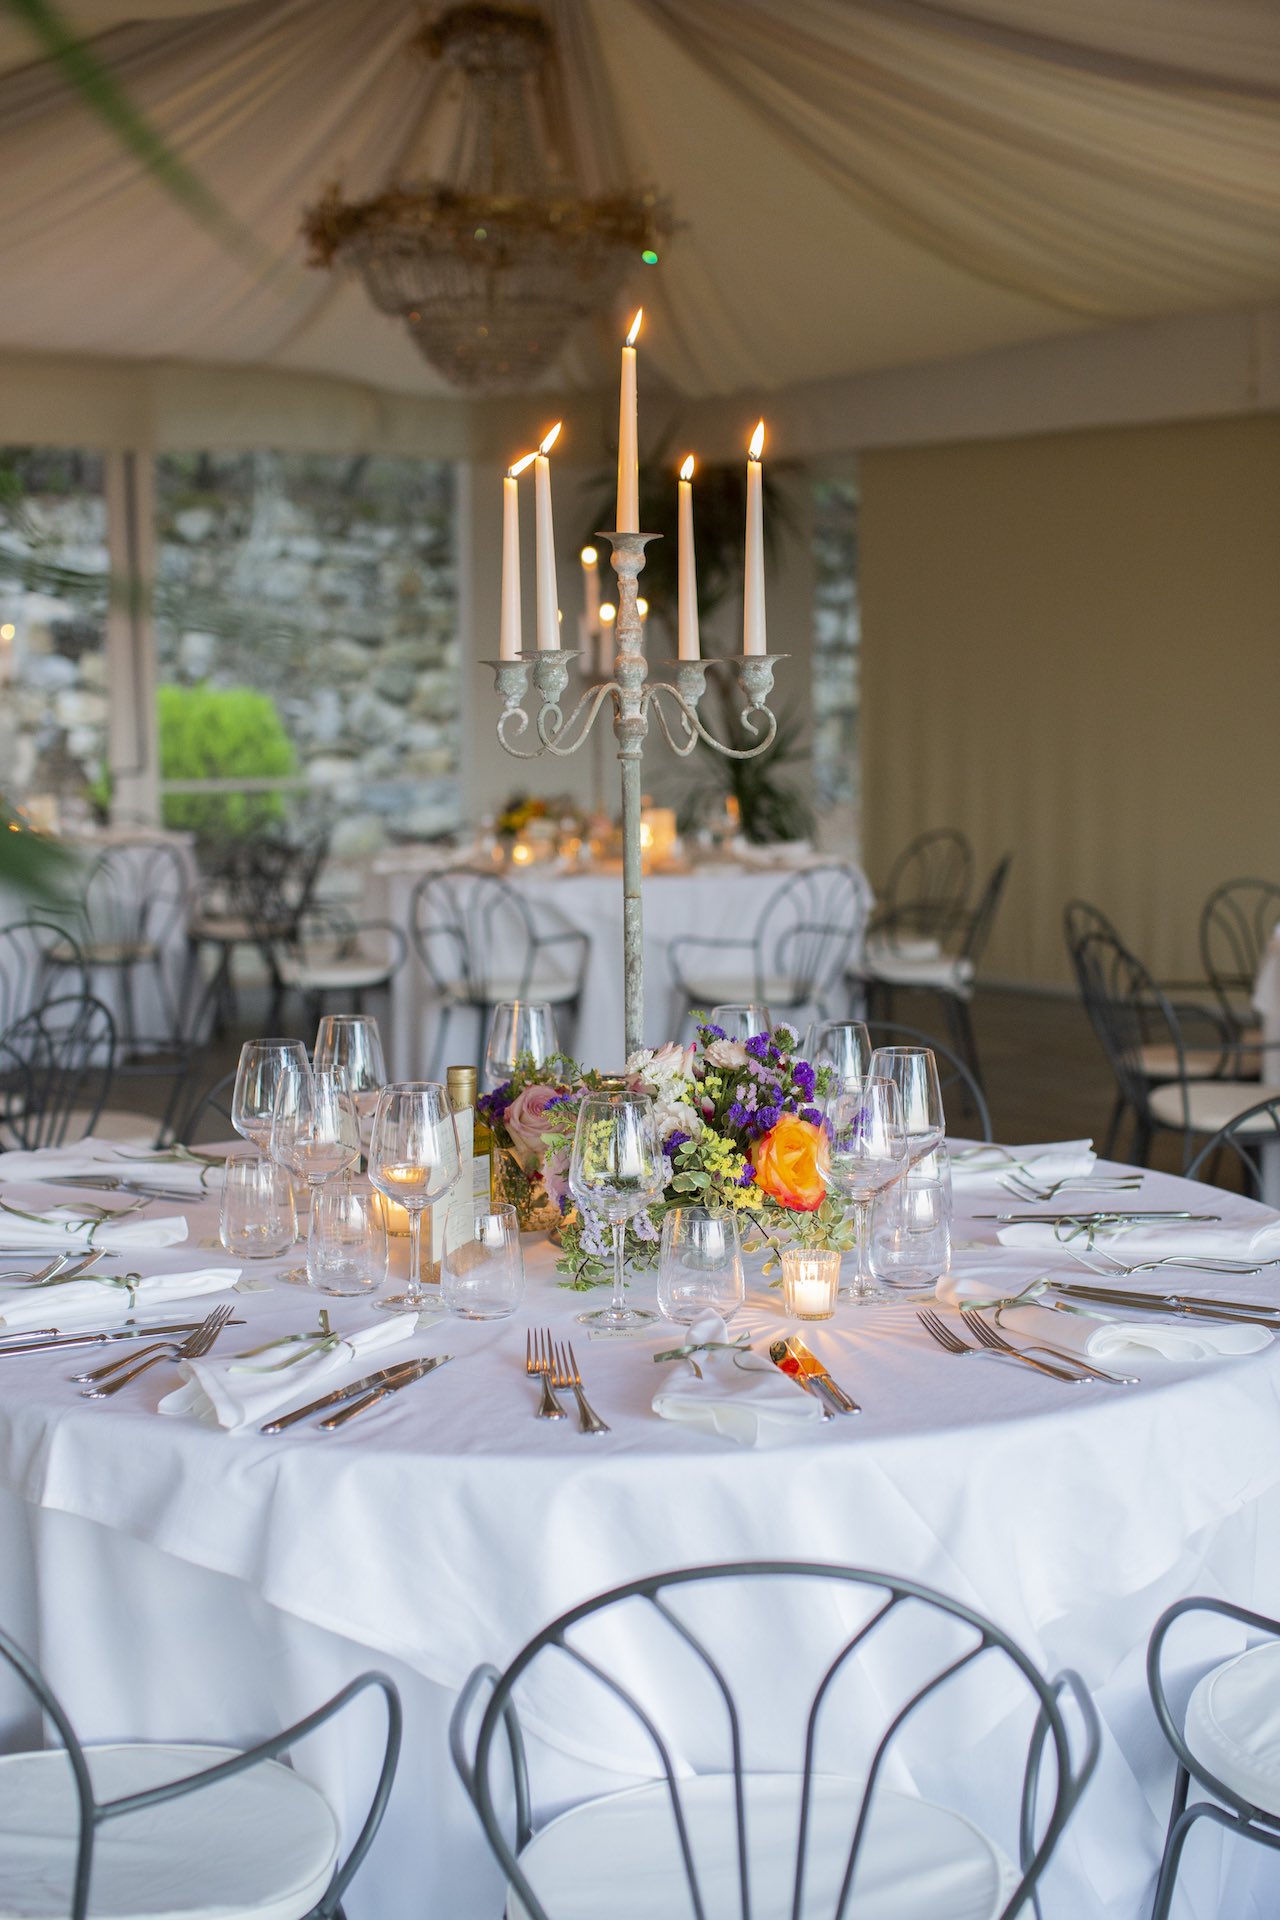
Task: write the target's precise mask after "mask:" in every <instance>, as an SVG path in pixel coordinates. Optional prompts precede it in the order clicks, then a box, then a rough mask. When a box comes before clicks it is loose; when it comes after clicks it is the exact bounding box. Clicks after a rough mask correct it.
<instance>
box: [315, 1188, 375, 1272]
mask: <svg viewBox="0 0 1280 1920" xmlns="http://www.w3.org/2000/svg"><path fill="white" fill-rule="evenodd" d="M386 1277H387V1233H386V1228H385V1227H384V1226H383V1224H382V1219H381V1216H380V1215H379V1214H377V1213H376V1212H375V1210H374V1201H373V1195H372V1193H370V1192H369V1191H368V1189H367V1188H366V1187H365V1185H364V1182H363V1181H361V1183H360V1185H359V1186H355V1185H353V1184H352V1182H351V1181H350V1180H347V1179H343V1180H331V1181H329V1182H328V1183H327V1184H325V1185H324V1186H321V1187H319V1188H317V1189H316V1190H315V1191H314V1192H313V1193H312V1195H311V1225H310V1227H309V1229H308V1232H307V1284H308V1285H309V1286H312V1287H315V1288H316V1290H317V1291H318V1292H320V1293H338V1294H345V1293H372V1292H373V1291H374V1289H375V1288H376V1287H380V1286H381V1285H382V1283H383V1281H384V1280H385V1279H386Z"/></svg>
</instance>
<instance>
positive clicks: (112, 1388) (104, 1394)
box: [80, 1307, 232, 1400]
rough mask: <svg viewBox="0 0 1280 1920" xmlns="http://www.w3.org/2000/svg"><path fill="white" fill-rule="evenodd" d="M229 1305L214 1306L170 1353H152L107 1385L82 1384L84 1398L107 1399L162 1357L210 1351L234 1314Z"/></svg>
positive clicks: (194, 1357)
mask: <svg viewBox="0 0 1280 1920" xmlns="http://www.w3.org/2000/svg"><path fill="white" fill-rule="evenodd" d="M231 1314H232V1309H231V1308H230V1307H215V1308H214V1310H213V1312H212V1313H211V1314H210V1315H209V1317H208V1319H206V1320H202V1321H201V1323H200V1325H199V1326H198V1327H197V1328H196V1330H195V1332H194V1333H189V1334H188V1335H187V1337H186V1339H185V1340H184V1341H183V1343H182V1345H181V1346H180V1347H171V1348H170V1349H169V1351H168V1352H167V1353H153V1354H152V1356H151V1358H150V1359H149V1360H142V1361H140V1362H139V1363H138V1365H137V1366H136V1367H130V1369H129V1371H128V1372H127V1373H122V1374H119V1375H118V1376H117V1378H116V1379H114V1380H108V1381H107V1383H106V1385H105V1386H97V1387H82V1388H81V1389H80V1393H81V1398H82V1399H85V1400H106V1399H108V1398H109V1397H110V1396H111V1395H112V1394H113V1393H119V1391H120V1389H121V1387H127V1386H128V1384H129V1382H130V1381H131V1380H136V1379H137V1377H138V1375H139V1374H140V1373H145V1372H146V1371H147V1368H148V1367H158V1366H159V1364H160V1362H161V1361H162V1360H199V1359H201V1358H202V1357H203V1355H205V1354H206V1353H208V1351H209V1349H210V1347H211V1346H212V1345H213V1343H214V1341H215V1340H216V1339H217V1337H218V1335H219V1334H220V1333H221V1332H222V1329H223V1328H224V1327H225V1326H226V1324H227V1321H228V1320H229V1319H230V1318H231Z"/></svg>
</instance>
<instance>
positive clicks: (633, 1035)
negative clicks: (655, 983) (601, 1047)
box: [618, 752, 644, 1060]
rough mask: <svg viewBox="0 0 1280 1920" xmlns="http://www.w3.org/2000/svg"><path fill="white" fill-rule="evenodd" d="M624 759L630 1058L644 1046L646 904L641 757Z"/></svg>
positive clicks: (625, 986) (625, 1012) (624, 935)
mask: <svg viewBox="0 0 1280 1920" xmlns="http://www.w3.org/2000/svg"><path fill="white" fill-rule="evenodd" d="M618 758H619V759H620V760H621V762H622V952H623V960H622V970H623V992H624V995H625V1006H624V1009H623V1030H624V1033H625V1036H626V1049H627V1051H626V1057H627V1059H628V1060H629V1059H630V1058H631V1056H632V1054H633V1053H635V1052H637V1051H638V1049H639V1048H641V1047H642V1046H643V1045H644V903H643V899H642V896H641V892H640V878H641V860H640V802H641V790H640V789H641V781H640V757H639V754H635V755H632V754H628V753H625V752H620V753H619V755H618Z"/></svg>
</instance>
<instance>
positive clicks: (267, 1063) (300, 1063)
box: [231, 1040, 309, 1153]
mask: <svg viewBox="0 0 1280 1920" xmlns="http://www.w3.org/2000/svg"><path fill="white" fill-rule="evenodd" d="M308 1071H309V1069H308V1066H307V1050H306V1048H305V1047H304V1046H303V1044H302V1042H301V1040H246V1041H245V1043H244V1045H243V1046H242V1047H241V1049H240V1060H239V1064H238V1065H237V1067H236V1084H235V1092H234V1093H233V1094H232V1096H231V1124H232V1126H233V1127H234V1128H235V1130H236V1132H237V1133H238V1134H239V1135H240V1136H241V1138H242V1139H244V1140H248V1141H250V1142H251V1143H252V1145H253V1146H255V1147H256V1148H257V1149H258V1152H259V1153H270V1151H271V1121H272V1117H273V1115H274V1113H275V1110H276V1099H277V1097H278V1095H279V1092H280V1088H281V1085H282V1083H283V1082H284V1081H285V1080H287V1079H288V1078H290V1076H293V1077H295V1078H297V1079H299V1080H305V1078H306V1076H307V1073H308Z"/></svg>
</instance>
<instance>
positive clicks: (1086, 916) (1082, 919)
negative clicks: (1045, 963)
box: [1062, 900, 1123, 970]
mask: <svg viewBox="0 0 1280 1920" xmlns="http://www.w3.org/2000/svg"><path fill="white" fill-rule="evenodd" d="M1091 933H1106V934H1110V936H1111V938H1112V939H1113V940H1119V939H1120V934H1119V930H1118V929H1117V927H1116V924H1115V922H1114V920H1110V919H1108V918H1107V915H1106V914H1105V913H1104V912H1103V911H1102V908H1101V907H1095V906H1094V904H1093V902H1092V901H1091V900H1068V902H1067V904H1066V906H1065V907H1064V908H1063V909H1062V937H1063V940H1064V941H1065V942H1066V948H1067V954H1068V957H1069V958H1070V960H1071V965H1072V969H1073V970H1075V956H1076V953H1077V951H1078V949H1079V947H1080V946H1081V944H1082V942H1084V941H1085V940H1087V939H1088V938H1089V935H1090V934H1091ZM1121 944H1122V945H1123V942H1121Z"/></svg>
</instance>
